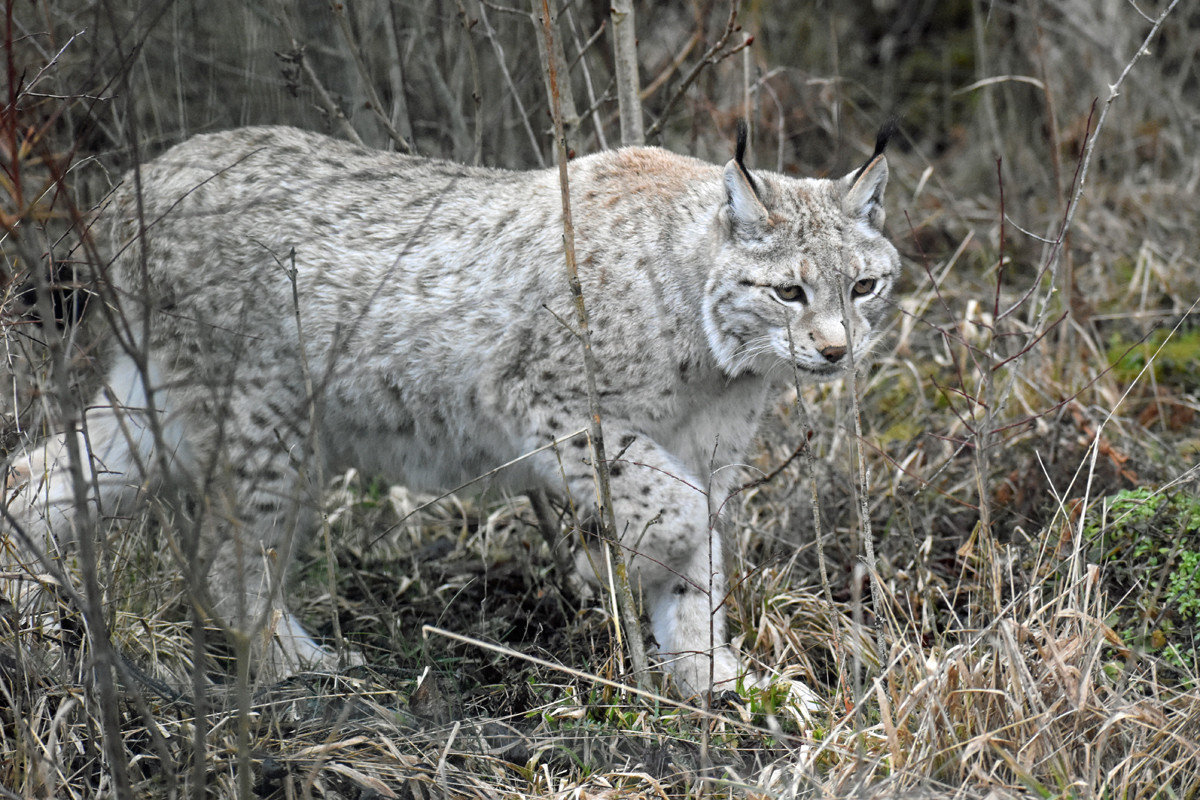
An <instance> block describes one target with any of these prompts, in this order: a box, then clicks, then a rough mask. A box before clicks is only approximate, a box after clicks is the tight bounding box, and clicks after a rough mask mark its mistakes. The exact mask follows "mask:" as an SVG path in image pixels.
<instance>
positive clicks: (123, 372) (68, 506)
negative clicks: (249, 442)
mask: <svg viewBox="0 0 1200 800" xmlns="http://www.w3.org/2000/svg"><path fill="white" fill-rule="evenodd" d="M109 392H110V393H111V394H110V393H105V392H101V393H100V394H99V395H97V397H96V398H95V399H94V400H93V401H92V403H91V404H90V405H89V406H88V407H87V410H86V413H85V415H84V424H83V425H82V426H81V430H79V431H77V432H76V433H75V444H76V457H77V458H78V459H79V461H80V466H81V476H82V479H83V486H84V491H86V498H87V505H88V507H89V511H90V513H91V515H92V517H93V519H96V520H100V521H103V520H105V519H112V518H118V517H124V516H126V515H128V514H129V513H130V512H131V511H132V510H133V509H134V508H135V507H136V505H137V502H138V500H139V499H140V497H141V496H142V495H143V493H144V492H145V490H146V489H147V488H153V484H154V483H155V482H154V481H152V480H150V476H149V475H147V474H146V473H147V469H146V467H147V466H148V465H150V463H151V459H152V457H153V453H154V446H153V434H152V433H151V426H150V423H149V418H148V415H147V405H148V401H147V399H146V394H147V393H146V391H145V388H144V387H143V384H142V377H141V373H140V372H139V371H138V370H137V369H136V368H135V367H134V365H133V364H132V362H130V361H129V360H128V359H126V358H121V359H119V360H118V362H117V363H116V364H115V365H114V367H113V369H112V370H111V371H110V373H109ZM110 396H111V397H112V398H114V399H115V403H114V402H113V401H112V400H110V399H109V398H110ZM168 435H169V431H168ZM180 441H181V437H180V436H174V437H172V442H171V443H170V445H169V446H171V447H172V448H173V449H177V448H178V446H179V443H180ZM71 458H72V456H71V452H70V448H69V447H68V439H67V435H66V434H59V435H57V436H53V437H51V438H49V439H48V440H46V441H44V442H42V443H41V444H39V445H37V446H35V447H33V448H31V449H29V450H27V451H25V452H23V453H21V454H20V455H19V456H17V457H16V458H14V459H13V460H12V461H11V462H10V463H9V464H8V472H7V475H6V489H7V499H8V513H9V514H10V515H11V516H12V518H13V520H14V521H15V522H16V523H17V524H18V525H19V526H20V527H21V530H22V531H23V532H24V533H25V535H26V536H28V537H29V539H31V540H32V541H31V542H29V543H26V544H27V545H28V544H33V545H35V546H36V547H37V548H38V549H41V548H42V547H44V546H52V543H53V540H57V542H58V543H61V544H66V543H68V542H71V541H74V540H75V539H76V538H77V534H78V528H79V521H78V520H77V519H76V491H77V487H76V484H75V480H74V478H73V477H72V473H71ZM48 534H49V535H50V536H51V537H53V538H52V539H48V537H47V535H48Z"/></svg>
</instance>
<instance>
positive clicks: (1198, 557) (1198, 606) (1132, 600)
mask: <svg viewBox="0 0 1200 800" xmlns="http://www.w3.org/2000/svg"><path fill="white" fill-rule="evenodd" d="M1084 536H1085V538H1086V540H1087V542H1088V544H1089V545H1090V547H1091V552H1090V553H1089V558H1090V559H1092V560H1094V561H1097V562H1099V563H1102V564H1104V566H1105V569H1106V571H1107V572H1108V573H1109V574H1110V575H1112V577H1113V579H1114V582H1115V583H1116V584H1117V586H1116V587H1114V588H1115V590H1116V595H1117V596H1118V597H1122V596H1124V597H1127V598H1128V599H1127V600H1126V601H1125V602H1123V603H1122V604H1121V605H1120V606H1119V607H1118V611H1117V613H1116V616H1115V618H1114V619H1113V620H1112V623H1113V627H1115V628H1116V629H1117V630H1118V631H1119V632H1120V634H1121V636H1122V638H1123V639H1124V640H1125V641H1126V642H1127V643H1128V644H1129V645H1131V646H1133V647H1137V648H1141V649H1144V650H1146V651H1149V652H1154V653H1158V654H1159V655H1161V656H1162V657H1163V658H1164V659H1165V660H1166V661H1168V662H1170V663H1173V664H1175V665H1176V666H1179V667H1186V668H1188V669H1193V670H1194V669H1195V666H1196V661H1197V650H1198V648H1200V498H1197V497H1195V496H1193V495H1191V494H1184V493H1182V492H1176V493H1174V494H1168V493H1156V492H1154V491H1152V490H1150V489H1145V488H1141V489H1133V490H1128V491H1123V492H1120V493H1119V494H1116V495H1113V496H1112V497H1108V498H1105V500H1104V501H1103V502H1101V503H1099V504H1097V506H1095V507H1094V508H1093V510H1092V512H1091V517H1090V519H1089V521H1088V523H1087V525H1086V526H1085V528H1084Z"/></svg>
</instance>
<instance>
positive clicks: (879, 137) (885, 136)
mask: <svg viewBox="0 0 1200 800" xmlns="http://www.w3.org/2000/svg"><path fill="white" fill-rule="evenodd" d="M899 127H900V123H899V121H898V120H897V119H896V118H895V117H890V118H889V119H888V120H887V122H885V123H883V124H882V125H880V126H879V133H877V134H875V152H874V153H871V157H870V158H868V159H867V160H866V163H864V164H863V165H862V166H861V167H859V168H858V170H857V171H855V173H854V180H858V177H859V176H860V175H862V174H863V170H865V169H866V168H867V167H869V166H871V162H872V161H874V160H875V159H877V158H879V157H880V156H881V155H883V151H884V150H886V149H887V146H888V142H889V141H891V139H892V137H893V136H895V135H896V131H897V130H898V129H899ZM852 182H853V181H852Z"/></svg>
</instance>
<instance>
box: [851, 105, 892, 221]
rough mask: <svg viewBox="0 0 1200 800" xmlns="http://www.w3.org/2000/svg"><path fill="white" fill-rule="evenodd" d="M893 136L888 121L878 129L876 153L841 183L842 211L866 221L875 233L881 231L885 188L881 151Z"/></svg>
mask: <svg viewBox="0 0 1200 800" xmlns="http://www.w3.org/2000/svg"><path fill="white" fill-rule="evenodd" d="M895 132H896V121H895V120H894V119H893V120H889V121H888V122H886V123H884V125H883V127H881V128H880V129H879V134H878V135H877V136H876V137H875V152H874V153H872V154H871V157H870V158H869V159H867V163H865V164H863V165H862V166H861V167H859V168H858V169H857V170H855V171H854V172H851V173H850V174H849V175H847V176H846V177H845V178H842V183H843V185H844V186H845V187H846V190H845V194H844V195H842V210H843V211H844V212H845V213H846V214H847V215H849V216H851V217H858V218H860V219H865V220H866V221H867V222H868V223H870V225H871V227H873V228H875V229H877V230H878V229H882V228H883V220H884V212H883V190H884V189H886V188H887V179H888V165H887V159H886V158H884V156H883V151H884V150H885V149H887V145H888V140H889V139H891V138H892V134H894V133H895Z"/></svg>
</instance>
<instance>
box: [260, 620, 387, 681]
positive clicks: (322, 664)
mask: <svg viewBox="0 0 1200 800" xmlns="http://www.w3.org/2000/svg"><path fill="white" fill-rule="evenodd" d="M273 623H274V624H273V625H269V626H268V629H267V630H265V631H263V638H264V640H265V641H267V645H266V647H265V652H264V653H263V657H262V659H261V661H260V664H259V672H260V674H265V675H266V676H268V677H274V678H284V677H287V676H288V675H293V674H295V673H297V672H339V671H341V670H344V669H347V668H349V667H357V666H361V665H363V664H365V663H366V658H365V657H364V656H363V655H362V653H360V652H358V651H357V650H354V649H351V648H345V649H344V650H343V651H342V652H340V653H339V652H337V651H335V650H333V649H332V648H330V647H326V646H324V645H320V644H317V643H316V642H315V641H313V638H312V637H311V636H309V635H308V632H307V631H305V630H304V627H303V626H302V625H301V624H300V622H299V621H298V620H297V619H296V618H295V617H294V616H292V615H291V614H289V613H287V612H286V611H277V612H276V613H275V615H274V620H273Z"/></svg>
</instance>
